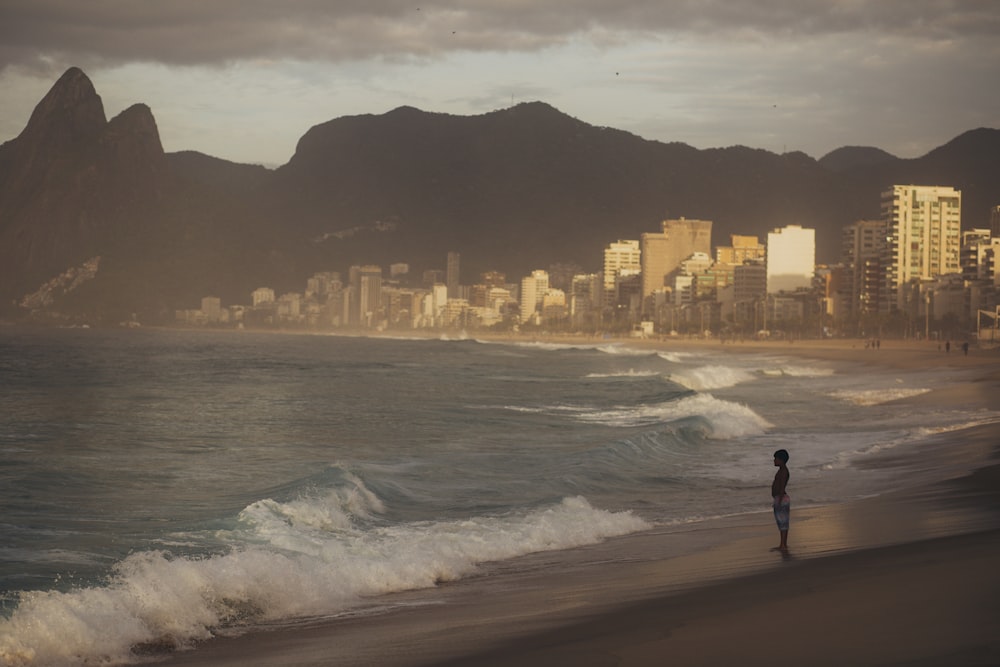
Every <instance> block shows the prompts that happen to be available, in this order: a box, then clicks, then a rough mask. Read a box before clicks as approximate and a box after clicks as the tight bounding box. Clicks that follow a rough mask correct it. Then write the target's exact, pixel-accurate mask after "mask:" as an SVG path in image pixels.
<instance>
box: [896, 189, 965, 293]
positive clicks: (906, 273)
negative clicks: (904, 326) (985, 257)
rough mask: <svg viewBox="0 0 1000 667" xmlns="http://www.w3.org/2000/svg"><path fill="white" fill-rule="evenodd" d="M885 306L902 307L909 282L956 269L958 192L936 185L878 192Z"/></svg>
mask: <svg viewBox="0 0 1000 667" xmlns="http://www.w3.org/2000/svg"><path fill="white" fill-rule="evenodd" d="M881 210H882V221H883V222H884V223H885V225H886V247H885V259H884V260H883V264H884V266H885V283H884V284H885V296H886V304H885V305H886V306H887V308H882V310H886V309H887V310H894V309H904V308H906V306H907V303H906V302H907V295H908V294H909V293H910V291H909V290H908V289H907V287H908V286H909V284H910V282H911V281H920V280H930V279H933V278H937V277H938V276H942V275H946V274H949V273H959V272H960V271H961V265H960V262H959V257H960V254H961V243H962V236H961V234H962V193H961V192H960V191H958V190H955V189H954V188H951V187H947V186H941V185H926V186H925V185H893V186H892V187H890V188H888V189H887V190H885V191H884V192H883V193H882V209H881Z"/></svg>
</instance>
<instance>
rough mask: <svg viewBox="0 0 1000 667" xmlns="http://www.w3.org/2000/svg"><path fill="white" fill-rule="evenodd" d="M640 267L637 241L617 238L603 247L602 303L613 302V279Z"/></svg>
mask: <svg viewBox="0 0 1000 667" xmlns="http://www.w3.org/2000/svg"><path fill="white" fill-rule="evenodd" d="M641 269H642V252H641V251H640V249H639V242H638V241H621V240H619V241H618V242H617V243H611V244H609V245H608V247H607V248H605V249H604V305H606V306H607V305H610V304H611V303H613V302H614V299H615V284H616V282H615V281H616V279H617V277H618V276H619V275H620V274H622V273H623V272H624V273H628V274H637V273H639V271H640V270H641ZM522 307H523V306H522Z"/></svg>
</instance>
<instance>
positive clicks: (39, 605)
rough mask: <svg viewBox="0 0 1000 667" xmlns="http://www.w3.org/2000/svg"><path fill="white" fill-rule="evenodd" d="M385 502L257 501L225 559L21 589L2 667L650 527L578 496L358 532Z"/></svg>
mask: <svg viewBox="0 0 1000 667" xmlns="http://www.w3.org/2000/svg"><path fill="white" fill-rule="evenodd" d="M379 505H380V502H379V501H378V499H377V498H376V497H375V496H374V495H373V494H371V493H370V492H367V490H365V489H364V488H363V485H361V484H360V483H358V484H354V485H349V488H348V490H347V491H346V492H345V491H342V492H337V493H332V494H327V495H324V496H321V497H320V498H319V499H317V500H311V499H309V498H300V499H297V500H293V501H290V502H284V503H282V502H277V501H274V500H262V501H259V502H257V503H254V504H252V505H250V506H248V507H247V508H246V509H245V510H244V511H243V513H242V514H241V515H240V518H239V522H238V524H239V526H238V527H237V528H234V529H232V530H230V531H224V532H223V533H220V536H221V538H222V539H224V540H226V541H229V542H231V544H232V547H231V549H230V550H229V551H228V552H226V553H222V554H218V555H206V556H203V557H200V558H195V557H174V556H172V555H171V554H170V553H168V552H165V551H147V552H141V553H135V554H132V555H130V556H128V557H127V558H126V559H125V560H123V561H121V562H120V563H118V564H117V566H115V568H114V570H113V572H112V573H111V575H110V577H109V578H108V580H107V581H106V583H104V584H103V585H99V586H93V587H88V588H80V589H75V590H70V591H68V592H59V591H36V592H26V593H22V594H21V596H20V600H19V604H18V606H17V608H16V609H15V610H14V611H13V613H12V614H11V616H10V617H9V618H7V619H4V620H0V663H2V664H4V665H10V666H15V665H77V664H79V665H83V664H117V663H122V662H128V661H131V660H134V659H135V658H136V657H137V656H136V653H135V651H136V649H140V650H142V649H146V650H148V649H149V648H150V647H155V648H156V649H159V650H170V649H178V648H182V647H185V646H189V645H191V644H192V643H193V642H195V641H199V640H205V639H209V638H211V637H213V636H215V635H216V634H217V633H218V632H219V631H220V630H224V629H229V630H230V631H231V630H232V629H234V628H239V627H243V626H251V625H253V624H254V623H259V622H266V621H276V620H287V619H292V618H301V617H310V616H317V615H331V614H336V613H339V612H343V611H345V610H347V609H350V608H352V607H357V606H359V605H362V604H365V603H366V601H367V603H369V604H370V603H371V598H372V596H375V595H379V594H384V593H390V592H394V591H402V590H408V589H417V588H426V587H431V586H434V585H435V584H436V583H437V582H441V581H448V580H454V579H457V578H460V577H462V576H464V575H467V574H468V573H470V572H472V571H474V570H475V568H476V567H477V565H478V564H479V563H482V562H485V561H490V560H503V559H509V558H514V557H516V556H520V555H523V554H527V553H531V552H537V551H547V550H556V549H566V548H571V547H575V546H580V545H584V544H592V543H595V542H599V541H601V540H602V539H604V538H607V537H611V536H616V535H623V534H626V533H631V532H636V531H639V530H644V529H646V528H649V527H650V526H649V524H648V523H646V522H645V521H644V520H642V519H640V518H638V517H636V516H634V515H632V514H631V513H629V512H619V513H615V512H608V511H604V510H600V509H596V508H593V507H591V506H590V504H589V503H588V502H587V501H586V500H585V499H584V498H582V497H572V498H566V499H564V500H563V501H562V502H560V503H558V504H556V505H553V506H550V507H547V508H543V509H537V510H533V511H530V512H522V513H518V514H513V513H512V514H506V515H498V516H484V517H474V518H468V519H465V520H458V521H426V522H418V523H410V524H402V525H395V526H389V525H383V526H371V525H369V526H368V527H361V525H362V524H367V523H370V521H369V520H368V519H370V518H371V517H370V513H371V512H373V511H376V510H377V509H378V507H379ZM356 512H357V513H358V514H356Z"/></svg>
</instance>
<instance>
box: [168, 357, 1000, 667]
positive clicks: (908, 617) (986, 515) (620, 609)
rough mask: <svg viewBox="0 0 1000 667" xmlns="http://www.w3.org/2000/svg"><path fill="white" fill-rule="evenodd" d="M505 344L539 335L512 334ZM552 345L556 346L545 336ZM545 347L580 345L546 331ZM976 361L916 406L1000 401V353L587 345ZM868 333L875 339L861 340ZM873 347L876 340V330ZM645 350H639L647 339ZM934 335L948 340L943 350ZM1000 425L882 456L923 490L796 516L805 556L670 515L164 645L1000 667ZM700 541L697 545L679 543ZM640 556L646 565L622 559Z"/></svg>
mask: <svg viewBox="0 0 1000 667" xmlns="http://www.w3.org/2000/svg"><path fill="white" fill-rule="evenodd" d="M504 340H506V341H507V342H531V341H530V340H527V341H526V340H523V339H511V338H510V337H505V338H504ZM533 340H538V341H539V342H542V339H533ZM544 342H547V343H560V344H581V343H582V342H583V341H581V340H580V339H579V338H576V339H566V338H560V337H548V338H546V339H545V340H544ZM595 342H597V343H612V342H613V343H622V344H630V345H636V344H640V345H641V346H642V347H644V348H645V347H649V348H650V349H651V351H654V350H655V351H671V350H673V351H676V350H678V349H684V348H688V349H691V350H695V349H698V350H699V351H704V350H706V349H708V350H710V351H713V352H715V351H720V352H722V351H726V352H728V351H732V352H733V353H743V354H755V353H760V354H773V355H788V356H795V357H798V358H806V359H816V360H828V361H838V362H844V361H846V362H855V363H857V364H859V365H861V364H875V365H879V366H882V367H887V368H895V369H913V370H915V369H922V368H929V367H954V368H956V369H962V370H975V371H977V372H976V375H975V377H974V379H973V380H972V381H970V382H963V383H962V384H961V385H959V386H958V387H952V388H947V389H935V390H932V391H931V392H929V393H928V394H924V395H920V396H915V397H911V398H907V399H901V400H903V401H907V402H911V403H913V404H915V405H922V404H926V405H937V406H942V405H944V406H949V405H962V406H966V407H967V406H969V405H975V406H980V407H982V408H984V409H989V410H992V411H996V410H998V409H1000V354H997V353H994V352H993V351H984V350H978V349H971V350H970V352H969V355H968V356H965V355H963V354H961V349H960V348H959V350H958V354H956V350H954V349H952V351H951V352H950V353H945V352H943V351H941V352H938V351H937V349H936V343H935V344H927V343H924V344H922V345H921V344H916V343H911V344H909V345H900V344H898V343H899V342H898V341H896V342H892V341H889V342H885V341H883V344H882V347H881V349H879V350H871V349H868V350H865V349H864V348H863V346H861V347H855V346H854V345H850V344H849V342H847V341H843V342H842V341H815V343H817V344H809V342H807V341H796V342H795V343H790V344H784V343H772V342H760V343H757V342H755V343H749V344H747V343H742V344H741V343H737V344H726V345H721V344H719V343H718V342H717V341H683V342H682V341H665V342H661V341H640V340H625V339H622V340H614V341H605V340H587V341H586V344H588V345H592V344H594V343H595ZM854 343H855V344H857V343H858V341H854ZM862 343H863V342H862ZM636 346H638V345H636ZM928 346H931V349H928ZM998 442H1000V423H990V424H987V425H984V426H977V427H972V428H969V429H965V430H963V431H958V432H952V433H948V434H942V435H939V436H936V437H934V438H931V439H930V440H929V441H928V442H926V443H923V444H921V445H920V447H919V450H918V451H908V452H904V453H897V452H894V451H892V450H889V451H887V452H884V453H881V454H878V455H876V456H875V457H873V459H872V460H871V461H870V462H866V463H865V465H874V466H879V465H885V466H902V467H904V468H905V469H907V470H908V471H909V470H912V472H913V479H914V480H915V481H914V483H913V484H911V485H908V486H907V487H906V488H905V489H901V490H897V491H891V492H888V493H886V494H884V495H881V496H878V497H876V498H871V499H865V500H855V501H849V502H845V503H839V504H834V505H825V506H821V507H808V508H802V509H798V510H797V511H796V512H795V513H794V515H793V529H792V532H791V537H790V546H791V550H790V555H789V556H788V557H787V558H785V557H782V555H781V554H780V553H777V552H774V551H771V547H773V546H774V543H776V540H777V534H776V531H775V530H774V526H773V521H772V519H771V517H770V514H769V513H766V512H761V513H759V514H753V515H745V516H740V517H729V518H725V519H717V520H712V521H709V522H704V524H702V525H696V526H679V527H671V528H666V527H659V528H655V529H653V530H651V531H646V532H643V533H639V534H634V535H629V536H625V537H621V538H615V539H614V540H608V541H606V542H603V543H601V544H598V545H593V546H591V547H585V548H581V549H577V550H572V551H573V553H572V554H567V553H560V558H562V557H564V556H565V557H568V562H566V561H563V560H560V561H558V562H557V561H555V560H554V559H553V558H552V555H551V554H544V553H542V554H532V555H529V556H525V557H522V558H520V559H517V562H516V563H510V562H506V563H505V562H500V563H487V564H484V566H483V568H482V571H481V573H479V574H477V575H475V576H473V577H470V578H468V579H463V580H459V581H456V582H451V583H448V584H444V585H441V586H439V587H438V588H436V589H431V590H430V591H426V590H425V591H414V592H412V593H402V594H396V595H392V596H387V598H386V599H384V600H376V601H373V603H376V604H380V605H382V606H383V608H382V609H381V610H376V611H374V612H373V613H369V614H365V613H363V612H359V613H356V614H354V615H346V616H342V617H339V618H332V619H321V620H314V621H313V622H310V623H307V624H302V625H296V626H291V627H282V628H269V629H268V628H264V629H261V630H254V631H253V632H251V633H249V634H246V635H243V636H238V637H228V638H227V637H219V638H216V639H213V640H212V641H209V642H207V643H204V644H201V645H199V646H198V647H197V648H196V649H195V650H194V651H187V652H180V653H173V654H169V655H167V656H163V657H162V660H160V662H161V663H162V664H167V665H188V666H209V665H211V666H213V667H224V666H226V665H233V666H235V665H262V666H263V665H273V664H294V665H303V666H305V665H316V666H319V665H329V664H337V665H372V664H376V665H384V666H386V667H418V666H427V665H448V666H458V665H466V664H475V665H515V664H516V665H527V666H529V667H530V666H532V665H539V666H540V665H552V664H574V665H584V666H585V665H636V666H639V665H659V664H664V663H667V664H670V663H674V664H679V665H732V664H741V665H756V664H772V663H773V662H774V660H775V657H774V656H775V654H778V655H780V656H781V661H782V662H790V663H802V664H809V665H824V664H829V665H844V664H851V665H869V664H870V665H886V664H889V665H892V664H900V665H903V664H905V665H947V664H962V665H980V664H981V665H987V664H997V663H1000V638H998V637H997V636H996V632H995V629H996V628H997V627H1000V604H998V603H997V601H996V600H997V595H1000V568H997V567H996V565H995V564H996V563H997V562H998V560H997V558H998V556H1000V462H998V461H1000V458H998V457H1000V448H998V446H997V444H996V443H998ZM680 542H683V543H684V544H685V545H686V546H685V547H684V550H682V551H680V552H677V551H676V547H677V545H678V544H679V543H680ZM622 553H627V554H629V558H625V559H623V558H622Z"/></svg>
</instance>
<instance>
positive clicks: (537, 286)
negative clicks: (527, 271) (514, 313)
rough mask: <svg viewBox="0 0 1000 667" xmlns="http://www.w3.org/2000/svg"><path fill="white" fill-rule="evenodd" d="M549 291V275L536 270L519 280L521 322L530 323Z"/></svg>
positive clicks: (546, 272)
mask: <svg viewBox="0 0 1000 667" xmlns="http://www.w3.org/2000/svg"><path fill="white" fill-rule="evenodd" d="M548 289H549V273H548V271H543V270H541V269H538V270H536V271H532V272H531V275H530V276H525V277H524V278H522V279H521V322H530V321H531V320H532V318H533V317H534V316H535V313H536V312H537V311H538V310H539V306H541V305H542V299H543V298H544V297H545V293H546V292H547V291H548Z"/></svg>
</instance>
